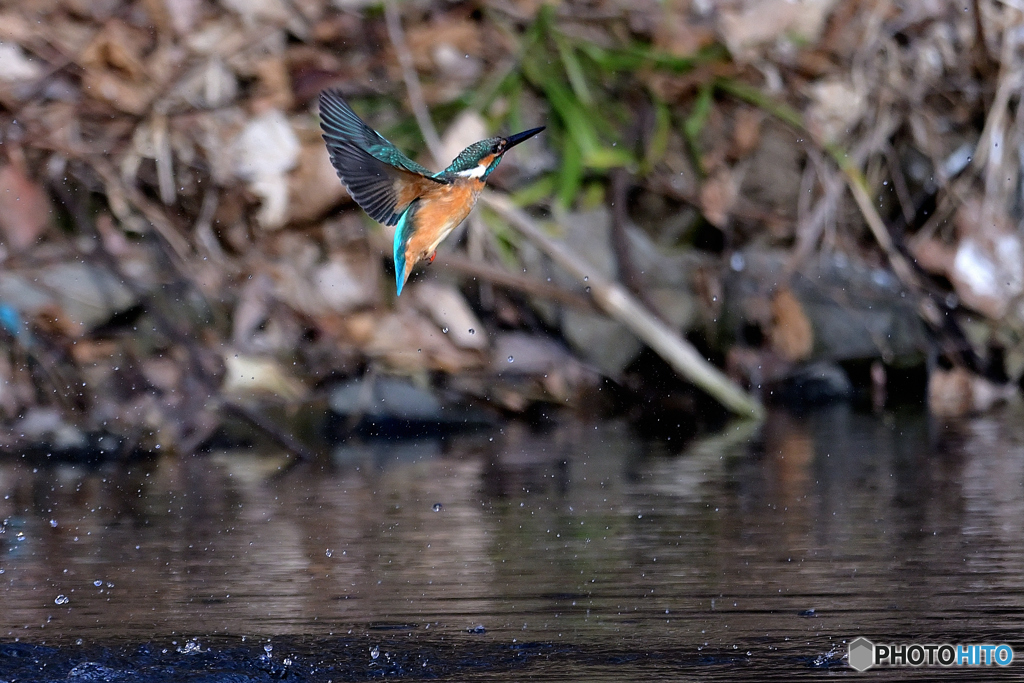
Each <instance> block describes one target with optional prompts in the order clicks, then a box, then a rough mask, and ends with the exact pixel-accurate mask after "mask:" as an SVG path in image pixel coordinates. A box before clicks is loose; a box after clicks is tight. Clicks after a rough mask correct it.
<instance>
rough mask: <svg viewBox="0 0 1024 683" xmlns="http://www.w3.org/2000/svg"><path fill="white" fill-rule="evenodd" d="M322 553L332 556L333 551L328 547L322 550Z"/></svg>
mask: <svg viewBox="0 0 1024 683" xmlns="http://www.w3.org/2000/svg"><path fill="white" fill-rule="evenodd" d="M324 554H325V555H327V557H333V556H334V551H333V550H331V549H330V548H328V549H327V550H326V551H325V552H324Z"/></svg>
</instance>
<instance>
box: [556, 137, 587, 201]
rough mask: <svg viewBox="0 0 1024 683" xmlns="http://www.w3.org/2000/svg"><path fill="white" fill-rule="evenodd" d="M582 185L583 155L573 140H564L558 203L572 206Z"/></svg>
mask: <svg viewBox="0 0 1024 683" xmlns="http://www.w3.org/2000/svg"><path fill="white" fill-rule="evenodd" d="M582 183H583V154H582V153H581V152H580V148H579V147H577V146H576V142H575V140H574V139H573V138H571V137H569V138H566V143H565V147H564V148H563V149H562V167H561V168H560V169H559V174H558V201H559V203H560V204H561V205H562V206H563V207H565V208H569V207H570V206H572V202H573V200H574V199H575V198H576V193H577V192H579V190H580V185H582Z"/></svg>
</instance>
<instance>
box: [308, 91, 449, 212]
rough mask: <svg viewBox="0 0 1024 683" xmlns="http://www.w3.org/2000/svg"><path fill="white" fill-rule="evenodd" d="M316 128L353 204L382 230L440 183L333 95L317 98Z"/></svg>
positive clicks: (329, 93)
mask: <svg viewBox="0 0 1024 683" xmlns="http://www.w3.org/2000/svg"><path fill="white" fill-rule="evenodd" d="M320 127H321V128H322V129H323V131H324V141H325V142H326V143H327V151H328V152H329V153H330V155H331V163H332V164H333V165H334V169H335V170H336V171H337V172H338V177H339V178H341V182H342V183H344V184H345V187H346V188H348V191H349V194H351V195H352V199H354V200H355V201H356V203H357V204H359V206H361V207H362V208H363V210H364V211H366V213H368V214H369V215H370V217H371V218H373V219H374V220H376V221H379V222H381V223H383V224H385V225H395V224H396V223H397V222H398V218H399V216H401V214H402V212H403V211H404V210H405V208H406V207H407V206H408V205H409V204H410V203H411V202H412V201H413V200H414V199H415V198H416V197H418V196H419V195H420V194H422V193H423V192H424V191H425V190H426V188H428V187H429V186H430V185H433V184H436V183H442V182H444V181H443V180H440V179H437V178H433V177H431V175H430V171H429V170H427V169H426V168H424V167H423V166H420V165H419V164H417V163H416V162H415V161H413V160H412V159H410V158H409V157H407V156H405V155H404V154H402V153H401V152H400V151H399V150H398V148H397V147H395V146H394V145H392V144H391V143H390V142H388V140H387V139H386V138H384V136H382V135H381V134H379V133H378V132H377V131H375V130H374V129H372V128H370V127H369V126H368V125H366V124H365V123H364V122H363V120H362V119H360V118H359V117H358V116H357V115H356V113H355V112H354V111H352V109H351V107H349V106H348V104H346V103H345V100H343V99H342V97H341V95H340V94H338V92H337V91H334V90H325V91H323V92H322V93H320Z"/></svg>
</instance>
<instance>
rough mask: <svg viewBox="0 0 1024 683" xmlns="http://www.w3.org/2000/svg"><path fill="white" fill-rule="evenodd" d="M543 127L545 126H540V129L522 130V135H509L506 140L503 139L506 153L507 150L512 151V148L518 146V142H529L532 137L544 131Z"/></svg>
mask: <svg viewBox="0 0 1024 683" xmlns="http://www.w3.org/2000/svg"><path fill="white" fill-rule="evenodd" d="M545 127H546V126H541V127H540V128H531V129H530V130H524V131H523V132H522V133H516V134H515V135H509V136H508V137H507V138H505V151H506V152H507V151H508V150H510V149H512V148H513V147H515V146H516V145H518V144H519V143H520V142H523V141H524V140H529V139H530V138H532V137H533V136H534V135H536V134H537V133H539V132H541V131H542V130H544V128H545Z"/></svg>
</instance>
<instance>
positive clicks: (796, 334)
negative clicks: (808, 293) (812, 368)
mask: <svg viewBox="0 0 1024 683" xmlns="http://www.w3.org/2000/svg"><path fill="white" fill-rule="evenodd" d="M771 310H772V327H771V330H770V331H769V335H768V336H769V338H770V339H771V345H772V348H773V349H774V350H775V351H776V352H777V353H778V354H779V355H780V356H782V357H783V358H785V359H786V360H788V361H793V362H795V361H801V360H807V359H808V358H810V357H811V352H812V351H813V349H814V330H813V329H812V328H811V321H810V320H808V318H807V314H806V313H805V312H804V307H803V305H802V304H801V303H800V300H799V299H797V298H796V296H795V295H794V294H793V292H792V290H790V289H789V288H788V287H783V288H781V289H779V290H778V291H777V292H776V293H775V296H773V297H772V301H771Z"/></svg>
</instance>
